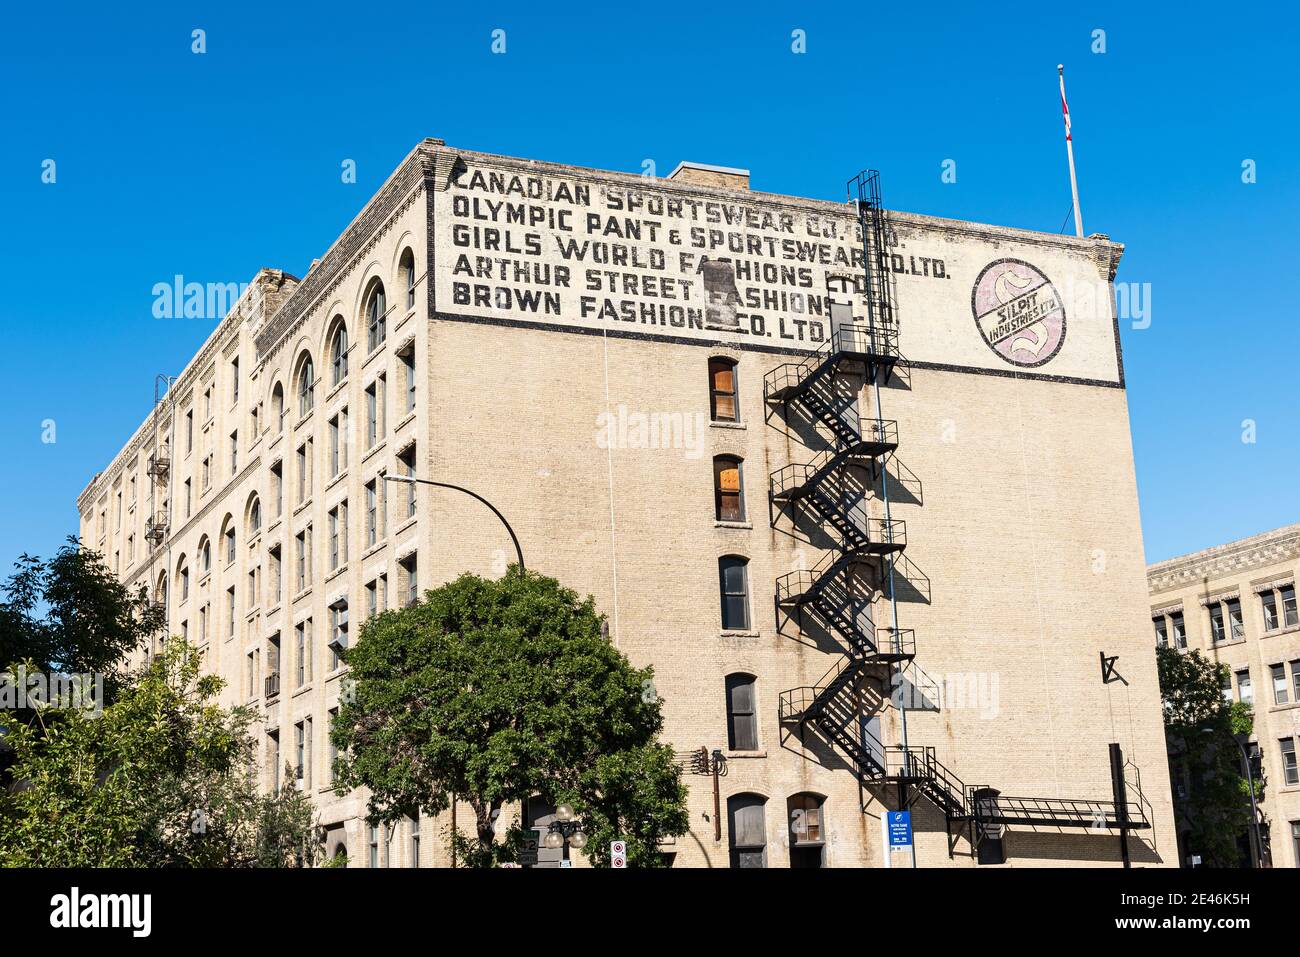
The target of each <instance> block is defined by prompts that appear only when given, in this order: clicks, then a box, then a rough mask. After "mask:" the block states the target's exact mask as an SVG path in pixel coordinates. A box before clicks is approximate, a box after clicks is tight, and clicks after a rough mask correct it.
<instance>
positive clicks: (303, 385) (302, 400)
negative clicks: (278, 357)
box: [298, 356, 316, 416]
mask: <svg viewBox="0 0 1300 957" xmlns="http://www.w3.org/2000/svg"><path fill="white" fill-rule="evenodd" d="M315 406H316V367H315V366H314V365H312V361H311V356H307V357H306V358H305V359H304V360H303V362H302V368H301V370H300V371H299V372H298V415H299V416H305V415H306V414H307V413H308V412H310V411H311V410H312V409H313V408H315Z"/></svg>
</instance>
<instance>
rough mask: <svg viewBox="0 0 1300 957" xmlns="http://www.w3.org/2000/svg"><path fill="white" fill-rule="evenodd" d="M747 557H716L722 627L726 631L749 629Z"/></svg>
mask: <svg viewBox="0 0 1300 957" xmlns="http://www.w3.org/2000/svg"><path fill="white" fill-rule="evenodd" d="M748 564H749V562H748V560H747V559H744V558H741V557H739V556H737V555H726V556H724V557H722V558H720V559H718V578H719V582H720V587H721V591H722V627H723V629H724V630H726V631H748V630H749V575H748V570H747V566H748Z"/></svg>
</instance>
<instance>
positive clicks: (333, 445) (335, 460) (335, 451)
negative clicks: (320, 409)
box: [330, 415, 341, 476]
mask: <svg viewBox="0 0 1300 957" xmlns="http://www.w3.org/2000/svg"><path fill="white" fill-rule="evenodd" d="M339 445H340V443H339V417H338V416H337V415H336V416H334V418H332V419H330V475H331V476H335V475H338V474H339V468H340V461H341V460H340V458H339Z"/></svg>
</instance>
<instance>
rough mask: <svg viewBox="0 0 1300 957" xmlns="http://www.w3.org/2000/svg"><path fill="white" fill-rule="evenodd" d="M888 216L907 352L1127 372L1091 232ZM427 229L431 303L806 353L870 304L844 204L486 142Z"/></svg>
mask: <svg viewBox="0 0 1300 957" xmlns="http://www.w3.org/2000/svg"><path fill="white" fill-rule="evenodd" d="M890 216H891V219H890V222H889V228H888V229H887V231H886V232H887V239H886V242H887V246H886V250H885V253H886V255H885V260H886V265H887V275H888V277H889V281H890V284H891V288H892V291H893V293H894V298H895V302H896V304H897V307H898V313H897V314H898V318H899V345H900V349H901V351H902V353H903V355H904V356H905V357H906V358H907V359H908V360H910V361H911V362H913V363H916V364H925V363H929V364H933V365H942V366H945V367H955V368H979V369H988V370H992V371H997V372H999V373H1005V372H1007V371H1008V367H1009V366H1010V367H1015V368H1024V369H1030V368H1036V367H1041V366H1044V365H1046V364H1047V363H1049V362H1050V363H1051V365H1050V367H1049V368H1048V369H1045V370H1042V371H1043V374H1048V375H1053V376H1062V377H1073V378H1082V379H1086V380H1088V381H1105V382H1117V381H1118V362H1117V354H1116V341H1115V330H1114V323H1113V319H1112V317H1111V313H1110V308H1109V307H1110V289H1109V285H1108V283H1107V282H1106V279H1105V277H1103V276H1101V273H1100V266H1099V263H1100V262H1101V261H1102V258H1103V257H1099V256H1098V255H1097V253H1096V250H1095V248H1094V247H1092V246H1080V245H1078V244H1077V242H1076V241H1074V240H1065V239H1061V238H1058V237H1055V236H1047V235H1043V234H1035V233H1026V232H1019V231H1015V230H1000V229H997V228H996V227H983V226H975V225H972V224H964V223H956V222H953V221H950V220H942V219H930V218H928V217H917V216H909V215H907V214H890ZM433 230H434V243H435V257H434V290H435V297H436V307H437V310H438V311H439V312H440V313H442V314H444V315H448V316H451V317H464V318H471V319H479V320H483V321H496V322H503V323H506V324H510V325H527V324H532V323H536V324H542V325H546V326H547V327H550V328H557V327H558V328H564V327H570V328H574V329H579V330H583V331H607V332H610V333H613V334H616V335H617V334H622V335H625V336H635V337H641V338H665V339H671V340H673V341H678V342H680V341H683V340H685V341H698V342H700V343H701V344H706V343H707V344H716V343H723V344H733V345H735V346H737V347H739V348H745V347H747V346H748V347H759V348H763V349H765V350H768V351H781V352H792V353H807V352H811V351H814V350H816V349H818V348H820V347H821V346H822V345H823V344H824V343H825V342H826V340H827V338H828V336H829V335H830V325H831V323H830V311H831V310H830V304H831V302H832V301H833V300H834V301H839V302H842V301H843V300H845V299H848V300H850V302H851V305H852V312H853V314H854V316H855V317H857V318H858V319H863V320H865V317H866V314H867V309H866V301H865V298H864V297H863V294H862V293H863V287H864V284H865V277H864V273H863V251H862V243H861V229H860V226H859V224H858V220H857V217H856V215H855V213H854V210H853V207H851V206H848V205H839V204H813V205H810V204H808V203H807V202H803V201H797V200H789V201H785V200H783V198H781V197H773V196H769V195H764V194H754V195H753V196H752V197H750V196H748V195H746V194H744V193H739V192H738V193H736V194H734V195H733V194H726V193H711V192H703V191H700V190H699V189H698V188H692V187H684V186H682V185H681V184H678V183H672V182H668V181H665V180H659V179H653V178H651V179H645V180H638V179H635V178H632V177H616V176H612V175H610V174H601V173H595V172H590V171H584V170H577V169H573V168H570V167H531V168H528V169H524V168H521V167H518V166H511V165H510V164H509V163H508V162H506V161H504V160H502V161H497V160H495V159H492V158H489V157H486V156H482V155H481V154H476V155H473V156H469V157H466V162H465V163H464V164H463V165H460V166H458V167H457V171H456V173H455V174H454V175H453V176H452V179H451V181H450V183H449V184H448V189H447V191H446V192H445V193H440V194H438V195H437V197H436V200H435V206H434V223H433ZM1049 274H1050V275H1051V276H1052V277H1053V279H1052V280H1049V279H1048V275H1049ZM1062 294H1064V297H1063V296H1062ZM1085 294H1086V295H1085ZM1089 302H1092V303H1096V304H1099V305H1093V306H1088V305H1087V303H1089ZM971 308H974V311H975V316H974V322H972V321H971V314H970V313H969V312H968V311H967V310H969V309H971ZM1067 311H1068V312H1069V316H1070V337H1069V341H1068V342H1067V340H1066V335H1065V332H1066V323H1065V317H1066V313H1067ZM990 351H991V352H993V353H995V355H990Z"/></svg>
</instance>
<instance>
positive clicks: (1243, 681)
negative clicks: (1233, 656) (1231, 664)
mask: <svg viewBox="0 0 1300 957" xmlns="http://www.w3.org/2000/svg"><path fill="white" fill-rule="evenodd" d="M1237 700H1238V701H1241V702H1242V703H1244V704H1254V703H1255V692H1254V691H1253V690H1252V689H1251V687H1250V670H1249V669H1247V670H1245V671H1238V672H1237Z"/></svg>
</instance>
